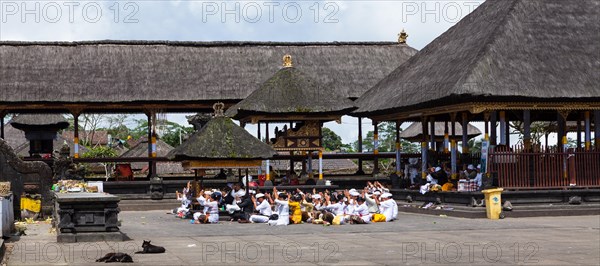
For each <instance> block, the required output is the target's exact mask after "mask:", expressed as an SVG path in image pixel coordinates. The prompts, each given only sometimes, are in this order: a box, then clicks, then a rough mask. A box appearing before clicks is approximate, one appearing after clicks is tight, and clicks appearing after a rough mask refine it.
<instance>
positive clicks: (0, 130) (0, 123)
mask: <svg viewBox="0 0 600 266" xmlns="http://www.w3.org/2000/svg"><path fill="white" fill-rule="evenodd" d="M4 117H6V113H5V112H4V111H2V112H0V138H2V139H4Z"/></svg>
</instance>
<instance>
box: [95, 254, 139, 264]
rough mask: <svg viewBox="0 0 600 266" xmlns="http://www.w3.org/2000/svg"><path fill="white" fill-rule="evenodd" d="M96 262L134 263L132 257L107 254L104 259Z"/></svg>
mask: <svg viewBox="0 0 600 266" xmlns="http://www.w3.org/2000/svg"><path fill="white" fill-rule="evenodd" d="M96 262H106V263H109V262H133V259H132V258H131V256H129V255H128V254H126V253H120V252H117V253H114V252H113V253H108V254H106V255H105V256H104V257H102V258H99V259H97V260H96Z"/></svg>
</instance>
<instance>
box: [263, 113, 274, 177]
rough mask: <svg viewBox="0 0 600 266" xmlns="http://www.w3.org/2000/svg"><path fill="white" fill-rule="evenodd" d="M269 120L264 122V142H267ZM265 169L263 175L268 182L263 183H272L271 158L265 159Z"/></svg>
mask: <svg viewBox="0 0 600 266" xmlns="http://www.w3.org/2000/svg"><path fill="white" fill-rule="evenodd" d="M269 142H270V140H269V122H265V143H269ZM266 166H267V167H266V169H265V177H266V181H268V182H269V183H265V184H269V185H272V184H273V183H272V182H271V160H267V165H266Z"/></svg>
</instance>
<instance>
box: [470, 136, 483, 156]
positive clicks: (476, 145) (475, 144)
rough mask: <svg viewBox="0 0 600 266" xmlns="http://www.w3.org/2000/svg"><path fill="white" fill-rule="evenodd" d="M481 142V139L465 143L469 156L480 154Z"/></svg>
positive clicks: (473, 139)
mask: <svg viewBox="0 0 600 266" xmlns="http://www.w3.org/2000/svg"><path fill="white" fill-rule="evenodd" d="M482 141H483V139H475V138H472V139H470V140H469V141H468V142H467V145H468V146H469V152H470V153H471V154H475V153H480V152H481V142H482Z"/></svg>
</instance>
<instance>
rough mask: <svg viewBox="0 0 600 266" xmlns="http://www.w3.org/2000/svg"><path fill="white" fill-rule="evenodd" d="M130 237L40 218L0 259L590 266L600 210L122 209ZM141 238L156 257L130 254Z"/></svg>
mask: <svg viewBox="0 0 600 266" xmlns="http://www.w3.org/2000/svg"><path fill="white" fill-rule="evenodd" d="M120 218H121V219H122V221H123V222H122V227H121V230H122V231H123V232H125V233H126V234H127V235H128V236H129V237H130V238H131V239H132V240H130V241H125V242H112V243H107V242H94V243H74V244H57V243H56V236H55V235H53V234H52V233H49V229H50V228H49V225H48V224H43V223H41V224H38V225H29V226H28V230H27V232H28V235H27V236H23V237H21V238H20V239H19V240H16V241H15V240H11V241H9V242H12V243H8V244H7V245H8V246H9V248H8V249H9V253H8V254H7V255H6V258H7V264H8V265H49V264H52V265H90V264H98V263H96V262H94V261H95V260H96V259H97V258H98V257H101V256H103V255H104V254H105V253H108V252H114V251H119V252H126V253H129V254H131V255H133V259H134V261H135V263H134V264H139V265H223V264H238V265H284V264H289V265H403V264H406V265H417V264H426V265H449V264H454V265H482V264H495V265H505V264H521V265H522V264H531V265H567V264H569V265H600V216H569V217H535V218H513V219H511V218H507V219H504V220H497V221H491V220H487V219H464V218H453V217H440V216H428V215H420V214H408V213H400V219H399V220H398V221H395V222H392V223H379V224H370V225H343V226H327V227H325V226H321V225H311V224H303V225H290V226H286V227H269V226H267V225H263V224H237V223H229V222H223V223H221V224H216V225H195V224H190V223H189V221H188V220H180V219H177V218H174V217H173V216H172V215H167V214H165V212H163V211H145V212H135V211H129V212H122V213H121V214H120ZM143 239H146V240H148V239H150V240H152V243H153V244H156V245H161V246H164V247H165V248H166V249H167V252H166V253H164V254H134V252H135V251H137V250H139V249H140V245H141V243H142V240H143Z"/></svg>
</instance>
